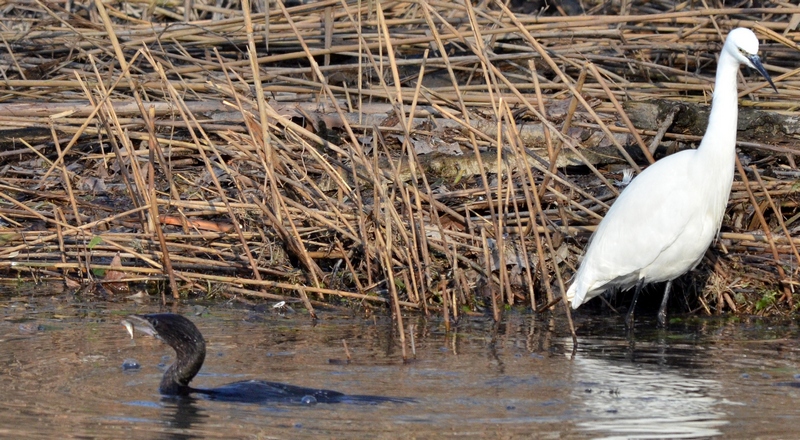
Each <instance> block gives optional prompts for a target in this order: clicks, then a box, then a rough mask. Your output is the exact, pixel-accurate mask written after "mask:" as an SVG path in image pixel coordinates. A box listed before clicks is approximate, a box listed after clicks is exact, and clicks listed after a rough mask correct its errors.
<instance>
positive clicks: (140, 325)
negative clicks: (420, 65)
mask: <svg viewBox="0 0 800 440" xmlns="http://www.w3.org/2000/svg"><path fill="white" fill-rule="evenodd" d="M122 325H124V326H125V329H127V330H128V334H129V335H131V339H133V332H134V330H136V331H139V332H142V333H144V334H146V335H150V336H153V337H155V338H157V337H158V332H156V330H155V329H154V328H153V325H152V324H150V322H149V321H148V320H147V319H145V318H144V317H142V316H139V315H130V316H128V317H127V318H125V319H123V320H122Z"/></svg>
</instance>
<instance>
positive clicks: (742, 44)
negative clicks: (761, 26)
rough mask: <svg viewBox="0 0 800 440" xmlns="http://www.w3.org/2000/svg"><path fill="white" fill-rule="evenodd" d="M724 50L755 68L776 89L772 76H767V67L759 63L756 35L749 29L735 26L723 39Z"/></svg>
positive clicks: (742, 62)
mask: <svg viewBox="0 0 800 440" xmlns="http://www.w3.org/2000/svg"><path fill="white" fill-rule="evenodd" d="M723 50H724V51H726V52H728V53H729V54H731V55H733V57H734V58H735V59H736V60H737V61H739V63H741V64H744V65H746V66H748V67H750V68H751V69H755V70H757V71H758V73H760V74H761V75H762V76H763V77H764V78H765V79H766V80H767V81H768V82H769V85H771V86H772V88H773V89H775V91H776V92H777V91H778V89H777V88H776V87H775V84H773V83H772V78H770V77H769V74H768V73H767V69H765V68H764V66H763V65H762V64H761V58H759V57H758V37H756V34H754V33H753V31H751V30H750V29H746V28H736V29H734V30H732V31H731V32H730V33H729V34H728V38H727V39H725V47H724V48H723Z"/></svg>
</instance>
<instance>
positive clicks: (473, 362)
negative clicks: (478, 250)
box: [0, 297, 800, 439]
mask: <svg viewBox="0 0 800 440" xmlns="http://www.w3.org/2000/svg"><path fill="white" fill-rule="evenodd" d="M0 306H2V307H3V313H4V319H3V321H2V322H0V368H2V373H1V374H0V380H2V382H1V383H2V385H0V390H2V393H3V396H4V399H2V401H1V402H0V436H2V437H5V438H23V437H26V438H37V437H38V438H53V437H54V436H55V435H57V436H59V437H65V436H88V437H98V438H186V439H188V438H302V437H316V438H376V437H379V438H398V437H399V438H412V437H416V438H432V437H441V436H471V437H492V438H507V437H517V436H520V437H522V436H526V437H536V438H708V437H715V436H719V437H720V438H791V437H797V436H798V435H800V430H798V429H797V428H796V427H795V421H796V420H798V417H800V388H795V387H794V386H792V384H795V382H797V383H800V343H798V339H797V337H798V327H797V325H796V323H795V322H793V321H783V322H777V321H775V322H773V321H766V320H761V319H738V320H731V319H729V320H723V319H694V320H692V321H691V322H688V323H683V324H672V325H670V327H669V328H668V329H666V330H656V329H655V328H654V322H652V323H651V322H648V321H646V318H644V319H643V320H640V321H639V322H638V324H637V330H636V331H635V332H634V333H633V334H630V333H628V332H626V331H625V330H624V327H622V318H617V317H604V318H591V319H589V318H584V319H581V318H580V317H578V318H577V324H578V327H579V329H578V332H579V335H580V338H579V346H578V348H577V350H576V351H575V352H574V353H573V347H572V341H571V338H569V337H568V332H567V330H566V329H565V328H564V326H563V324H562V320H561V318H560V316H556V317H549V316H545V317H539V318H535V317H532V316H530V315H524V314H510V315H509V316H506V318H505V320H504V321H503V322H501V323H499V324H495V323H493V322H492V321H491V320H490V319H484V318H469V319H465V320H462V321H461V322H460V323H459V325H458V326H456V327H455V328H454V329H453V330H452V331H451V332H450V333H446V332H445V331H444V326H443V323H442V322H440V321H439V320H431V319H425V318H423V317H419V316H408V317H407V318H406V323H408V324H409V332H412V333H413V335H414V341H415V346H414V350H415V353H416V355H415V357H413V358H412V359H409V360H408V361H406V362H404V361H403V359H402V355H401V349H400V342H399V338H398V335H397V332H396V330H395V329H394V327H393V324H392V323H391V321H390V320H389V319H387V318H383V317H373V318H370V319H364V318H361V317H354V316H350V315H348V314H346V313H343V312H341V311H337V312H331V311H328V312H325V311H321V312H320V316H322V319H321V320H319V321H318V322H317V323H312V322H311V321H310V320H308V319H307V318H305V317H304V316H303V315H301V314H294V315H290V316H288V317H281V316H278V315H274V314H271V313H255V312H252V311H248V310H245V309H241V308H233V307H230V306H225V305H215V306H209V307H208V308H207V309H204V310H203V311H202V313H201V314H200V315H196V312H197V311H198V309H197V308H195V307H188V306H186V307H179V308H177V309H175V310H174V311H176V312H178V313H182V314H184V315H186V316H187V317H189V318H190V319H192V320H193V321H194V322H195V323H196V324H197V326H198V327H199V328H200V330H201V331H202V332H203V333H204V335H205V337H206V339H207V342H208V347H207V348H208V354H207V358H206V363H205V366H204V367H203V369H202V371H201V372H200V375H199V376H198V377H197V378H196V379H195V380H194V381H193V383H192V384H193V385H194V386H198V387H213V386H217V385H221V384H225V383H228V382H232V381H237V380H244V379H265V380H271V381H279V382H286V383H291V384H294V385H302V386H308V387H319V388H327V389H332V390H337V391H341V392H345V393H349V394H375V395H384V396H395V397H409V398H413V399H414V400H415V402H414V403H408V404H380V405H366V406H365V405H346V404H337V405H327V404H317V405H309V406H288V405H252V404H232V403H222V402H213V401H208V400H204V399H202V398H200V399H197V400H187V399H177V400H176V399H163V398H162V397H161V396H160V395H159V394H158V382H159V380H160V378H161V374H162V372H163V369H164V368H165V366H167V365H169V363H171V362H172V360H173V359H174V355H173V352H172V351H171V349H170V348H169V347H168V346H166V345H165V344H163V343H162V342H160V341H158V340H156V339H154V338H151V337H148V336H145V335H137V338H136V339H135V340H131V339H130V338H129V337H128V335H127V333H126V331H125V329H124V328H123V327H122V326H121V325H120V321H121V319H122V318H123V317H124V316H125V315H127V314H129V313H151V312H158V311H164V310H159V308H158V307H157V306H145V307H142V306H136V305H134V304H107V303H102V304H80V303H75V302H74V301H73V300H70V299H64V298H60V299H59V298H49V299H35V300H34V299H32V298H29V297H15V298H7V299H5V300H4V301H2V303H1V304H0ZM408 339H409V340H410V339H411V338H408ZM342 341H346V343H347V347H348V349H349V352H350V354H351V360H350V361H349V362H347V355H346V353H345V349H344V346H343V342H342ZM408 351H409V353H410V352H411V347H408ZM126 361H129V362H130V361H135V362H137V363H138V364H140V365H141V367H140V368H138V369H134V370H128V371H125V370H123V368H122V366H123V363H124V362H126Z"/></svg>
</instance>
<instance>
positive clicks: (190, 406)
mask: <svg viewBox="0 0 800 440" xmlns="http://www.w3.org/2000/svg"><path fill="white" fill-rule="evenodd" d="M161 401H162V403H163V404H164V411H163V413H162V417H163V418H164V422H165V425H166V426H167V429H166V430H165V434H166V436H165V438H169V439H175V440H188V439H193V438H202V436H201V435H199V433H200V432H202V431H195V432H192V427H194V426H195V425H199V424H201V423H203V422H204V420H205V419H207V418H208V417H207V416H206V415H205V414H204V413H203V410H202V409H200V408H199V407H198V406H197V399H195V398H193V397H176V398H163V399H162V400H161Z"/></svg>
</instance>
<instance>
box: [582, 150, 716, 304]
mask: <svg viewBox="0 0 800 440" xmlns="http://www.w3.org/2000/svg"><path fill="white" fill-rule="evenodd" d="M693 153H694V152H693V151H685V152H681V153H677V154H673V155H672V156H669V157H666V158H664V159H662V160H660V161H658V162H656V163H655V164H653V165H651V166H650V167H649V168H648V169H647V170H645V171H644V172H643V173H642V174H640V175H639V176H638V177H636V178H635V179H633V181H632V182H631V184H630V185H628V187H627V188H625V190H624V191H623V192H622V194H621V195H620V196H619V197H618V198H617V200H616V202H614V204H613V205H612V207H611V209H610V210H609V211H608V214H607V215H606V218H605V219H604V220H603V221H602V222H601V224H600V226H599V227H598V229H597V231H596V232H595V234H594V235H593V236H592V239H591V242H590V245H589V247H588V251H587V253H586V255H585V257H584V259H583V261H582V262H581V267H580V270H579V272H578V274H577V275H576V283H579V282H582V283H583V287H584V289H585V291H584V292H583V293H584V295H586V296H587V299H588V298H590V297H592V296H595V295H596V294H599V293H600V292H595V291H596V290H598V289H601V291H602V290H605V288H604V286H606V285H607V284H608V283H609V282H612V281H614V280H617V281H616V282H615V283H614V284H615V285H617V286H619V287H622V288H627V287H630V286H631V285H633V284H635V283H636V280H637V279H638V273H639V272H640V271H641V270H642V269H643V268H646V267H647V266H648V265H650V264H651V263H653V262H654V261H655V260H656V259H657V258H658V257H659V255H661V254H662V252H664V251H665V249H667V248H669V247H670V246H671V245H672V244H674V243H675V241H676V240H677V239H678V237H680V236H681V235H682V234H683V233H684V232H685V231H686V229H687V227H688V225H689V224H690V222H691V221H692V219H696V218H697V216H699V215H701V214H702V211H703V209H704V208H703V203H702V201H701V200H700V198H699V197H697V196H698V189H697V188H695V186H694V185H691V184H690V182H691V181H690V180H689V179H690V176H689V174H688V169H689V166H690V164H689V162H690V161H691V159H692V158H693ZM666 173H670V175H666ZM608 287H611V286H608ZM580 290H582V289H580V288H579V289H578V292H577V293H576V296H577V295H580V293H581V292H580ZM593 293H594V294H593ZM578 299H580V300H583V298H577V297H576V301H575V304H580V303H581V302H578Z"/></svg>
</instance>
